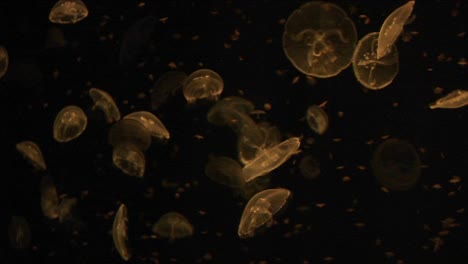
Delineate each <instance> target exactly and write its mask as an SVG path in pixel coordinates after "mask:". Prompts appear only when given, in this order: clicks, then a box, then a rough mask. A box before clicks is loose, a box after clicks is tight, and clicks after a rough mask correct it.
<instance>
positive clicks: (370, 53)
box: [353, 32, 399, 90]
mask: <svg viewBox="0 0 468 264" xmlns="http://www.w3.org/2000/svg"><path fill="white" fill-rule="evenodd" d="M378 36H379V33H378V32H372V33H369V34H367V35H366V36H364V37H363V38H362V39H361V40H360V41H359V43H358V45H357V46H356V50H355V51H354V56H353V70H354V75H355V76H356V78H357V80H358V81H359V82H360V83H361V84H362V85H363V86H364V87H366V88H368V89H371V90H379V89H382V88H384V87H386V86H387V85H389V84H390V83H392V81H393V79H394V78H395V76H396V75H397V73H398V67H399V59H398V50H397V48H396V46H395V45H392V46H391V47H390V48H388V52H387V53H386V54H385V56H383V57H382V58H380V59H377V38H378Z"/></svg>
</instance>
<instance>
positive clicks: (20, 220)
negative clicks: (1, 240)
mask: <svg viewBox="0 0 468 264" xmlns="http://www.w3.org/2000/svg"><path fill="white" fill-rule="evenodd" d="M8 237H9V238H10V244H11V246H12V247H13V248H14V249H16V250H24V249H26V248H27V247H29V245H31V229H30V228H29V224H28V221H27V220H26V219H25V218H24V217H22V216H15V215H14V216H12V217H11V220H10V224H9V225H8Z"/></svg>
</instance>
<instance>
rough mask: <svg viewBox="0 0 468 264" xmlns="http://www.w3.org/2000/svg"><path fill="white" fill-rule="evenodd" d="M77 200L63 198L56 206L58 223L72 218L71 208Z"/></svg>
mask: <svg viewBox="0 0 468 264" xmlns="http://www.w3.org/2000/svg"><path fill="white" fill-rule="evenodd" d="M77 202H78V200H77V199H76V198H68V197H64V198H63V199H62V200H61V201H60V204H59V205H58V218H59V222H60V223H63V222H65V221H68V220H70V219H72V218H73V208H74V207H75V205H76V203H77Z"/></svg>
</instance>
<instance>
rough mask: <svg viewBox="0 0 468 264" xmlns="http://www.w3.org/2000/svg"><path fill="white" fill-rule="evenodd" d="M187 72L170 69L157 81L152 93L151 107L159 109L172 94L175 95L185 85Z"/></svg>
mask: <svg viewBox="0 0 468 264" xmlns="http://www.w3.org/2000/svg"><path fill="white" fill-rule="evenodd" d="M185 79H187V74H185V73H184V72H182V71H169V72H166V73H164V74H163V75H161V77H159V79H158V80H157V81H156V83H155V84H154V87H153V91H152V93H151V108H152V109H153V110H158V109H159V108H160V107H162V106H163V105H164V104H165V103H166V101H167V100H168V99H169V97H170V96H174V95H175V94H176V93H177V92H178V91H179V90H181V89H182V87H183V86H184V82H185Z"/></svg>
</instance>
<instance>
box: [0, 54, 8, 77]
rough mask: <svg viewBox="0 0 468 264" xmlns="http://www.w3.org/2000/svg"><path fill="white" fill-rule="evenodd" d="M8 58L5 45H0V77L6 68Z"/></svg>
mask: <svg viewBox="0 0 468 264" xmlns="http://www.w3.org/2000/svg"><path fill="white" fill-rule="evenodd" d="M8 64H9V58H8V51H7V49H6V48H5V47H3V46H0V79H1V78H2V77H3V76H4V75H5V73H6V72H7V70H8Z"/></svg>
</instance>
